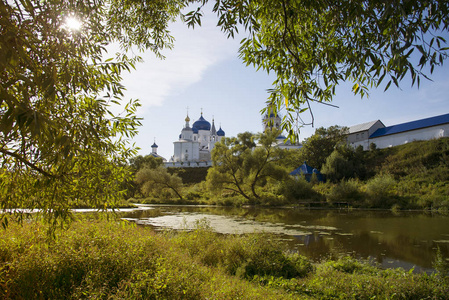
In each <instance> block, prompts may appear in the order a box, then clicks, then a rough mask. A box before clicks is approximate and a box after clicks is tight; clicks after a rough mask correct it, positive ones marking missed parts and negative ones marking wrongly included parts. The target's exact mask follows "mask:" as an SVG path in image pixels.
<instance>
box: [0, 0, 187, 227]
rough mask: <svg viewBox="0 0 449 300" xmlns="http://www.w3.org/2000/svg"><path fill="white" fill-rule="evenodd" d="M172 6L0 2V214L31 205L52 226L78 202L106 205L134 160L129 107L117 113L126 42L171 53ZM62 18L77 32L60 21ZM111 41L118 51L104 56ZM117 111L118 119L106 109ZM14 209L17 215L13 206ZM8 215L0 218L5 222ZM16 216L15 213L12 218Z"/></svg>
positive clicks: (134, 122) (177, 5) (129, 64)
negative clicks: (127, 164)
mask: <svg viewBox="0 0 449 300" xmlns="http://www.w3.org/2000/svg"><path fill="white" fill-rule="evenodd" d="M183 6H184V4H183V3H182V2H177V1H151V2H146V3H140V2H135V1H132V0H131V1H128V0H126V1H115V0H111V1H109V0H104V1H103V0H100V1H60V0H50V1H37V0H31V1H28V0H27V1H25V0H18V1H1V2H0V12H1V16H2V17H1V19H0V32H1V38H0V56H1V57H2V60H1V61H0V70H1V72H0V83H1V85H0V156H1V159H2V164H1V169H0V195H1V196H0V208H1V209H15V208H29V209H34V208H38V209H41V210H42V211H43V213H44V214H45V215H46V217H47V218H48V219H51V220H52V222H54V223H55V222H56V223H57V222H58V220H61V219H67V218H69V217H70V212H69V208H70V207H71V205H72V204H73V203H77V202H78V201H79V200H82V201H85V202H88V203H89V205H90V206H93V207H105V205H109V206H111V205H112V206H113V205H114V201H116V200H118V199H120V198H121V197H123V193H124V191H123V190H121V187H122V185H121V183H122V182H123V181H124V180H126V178H127V177H128V176H129V173H128V170H127V169H126V168H125V167H124V163H123V162H124V161H126V160H127V159H128V158H130V157H132V156H134V155H135V154H136V152H135V150H134V149H133V148H131V147H129V145H128V139H129V138H132V137H133V136H134V135H135V134H136V133H137V127H138V126H139V125H140V121H139V119H138V118H137V117H136V116H135V112H136V109H137V107H138V106H139V104H138V102H137V101H134V100H131V101H129V102H128V103H127V104H126V105H124V106H123V107H120V105H121V102H122V98H123V89H124V87H123V86H122V85H121V84H120V80H121V73H122V72H123V71H129V70H131V69H132V68H133V67H134V63H135V62H137V61H139V58H138V57H136V56H132V57H129V56H128V55H127V54H126V50H128V49H130V47H132V46H133V45H135V46H137V48H139V49H142V50H143V49H150V50H151V51H153V52H154V53H155V54H156V55H158V56H161V54H160V51H161V49H163V48H165V47H171V42H172V38H171V37H170V35H169V32H168V30H167V24H168V22H169V21H170V20H173V18H174V17H176V16H177V15H179V11H180V9H181V8H182V7H183ZM69 17H76V18H78V19H79V20H80V23H81V28H79V29H72V28H70V27H69V26H68V25H67V24H66V20H67V18H69ZM112 43H116V44H117V45H119V46H120V47H121V52H118V53H117V54H116V55H115V56H112V57H111V56H109V58H108V56H107V49H106V47H107V46H108V45H110V44H112ZM118 108H120V109H121V110H123V111H122V112H121V113H114V112H113V111H117V110H118ZM14 212H16V213H18V211H17V210H14ZM8 217H9V215H7V214H2V215H1V217H0V218H1V219H2V222H3V225H6V224H7V218H8ZM19 218H20V215H19Z"/></svg>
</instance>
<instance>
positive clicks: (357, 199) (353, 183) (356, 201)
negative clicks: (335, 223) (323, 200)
mask: <svg viewBox="0 0 449 300" xmlns="http://www.w3.org/2000/svg"><path fill="white" fill-rule="evenodd" d="M361 187H362V184H361V183H360V182H359V181H358V180H356V179H350V180H347V181H346V180H343V181H341V182H340V183H338V184H335V185H333V186H332V189H331V190H330V193H329V194H328V195H327V200H328V202H330V203H335V202H347V203H350V204H352V205H355V206H357V205H360V204H361V201H362V199H364V197H365V194H364V193H363V192H362V191H361Z"/></svg>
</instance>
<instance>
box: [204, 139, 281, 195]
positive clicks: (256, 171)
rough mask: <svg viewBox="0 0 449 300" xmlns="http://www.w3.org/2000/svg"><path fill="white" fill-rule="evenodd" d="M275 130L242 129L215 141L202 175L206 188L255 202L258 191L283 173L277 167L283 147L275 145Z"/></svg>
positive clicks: (278, 166) (279, 167)
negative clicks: (210, 159)
mask: <svg viewBox="0 0 449 300" xmlns="http://www.w3.org/2000/svg"><path fill="white" fill-rule="evenodd" d="M279 133H280V132H279V131H278V130H273V131H270V130H269V131H266V132H265V133H263V134H258V135H252V134H251V133H249V132H245V133H241V134H239V135H238V136H237V137H236V138H235V137H234V138H225V139H224V140H223V141H221V142H220V143H217V144H215V147H214V149H213V151H212V162H213V166H212V168H210V169H209V170H208V172H207V177H206V183H207V185H208V187H209V188H210V189H211V190H212V191H217V192H222V191H228V192H232V193H236V194H239V195H240V196H243V197H244V198H245V199H247V200H250V201H259V200H260V198H261V196H260V190H261V188H262V187H264V186H266V185H267V183H268V182H269V180H270V179H273V180H281V179H283V178H285V177H286V176H287V172H286V171H285V169H284V168H283V167H281V166H280V160H281V159H282V158H283V154H284V153H283V150H282V149H280V148H279V147H276V137H278V136H279ZM256 141H257V142H258V145H256V143H255V142H256Z"/></svg>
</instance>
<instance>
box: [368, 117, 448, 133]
mask: <svg viewBox="0 0 449 300" xmlns="http://www.w3.org/2000/svg"><path fill="white" fill-rule="evenodd" d="M446 123H449V114H445V115H441V116H436V117H431V118H427V119H421V120H417V121H412V122H407V123H402V124H398V125H393V126H388V127H384V128H379V129H377V130H376V131H375V132H374V133H373V134H372V135H371V136H370V137H369V138H370V139H372V138H376V137H380V136H384V135H390V134H395V133H400V132H405V131H410V130H417V129H421V128H426V127H432V126H437V125H441V124H446Z"/></svg>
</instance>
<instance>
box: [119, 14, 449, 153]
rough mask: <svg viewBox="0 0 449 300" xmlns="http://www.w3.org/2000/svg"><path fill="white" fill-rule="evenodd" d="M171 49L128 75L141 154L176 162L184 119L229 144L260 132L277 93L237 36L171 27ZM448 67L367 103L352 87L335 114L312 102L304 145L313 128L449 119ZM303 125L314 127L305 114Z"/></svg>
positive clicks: (340, 95) (209, 28)
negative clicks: (245, 59)
mask: <svg viewBox="0 0 449 300" xmlns="http://www.w3.org/2000/svg"><path fill="white" fill-rule="evenodd" d="M170 31H171V33H172V35H173V36H174V37H175V43H174V48H173V49H172V50H165V51H163V54H164V55H165V57H166V58H165V59H164V60H160V59H158V58H156V57H155V55H154V54H153V53H152V52H147V53H141V54H140V55H141V56H142V58H143V59H144V62H143V63H140V64H137V65H136V70H133V71H132V72H131V73H129V74H124V76H123V82H122V83H123V84H124V86H125V87H126V89H127V91H126V92H125V98H128V99H129V98H132V99H139V100H140V103H141V105H142V106H141V107H139V109H138V112H137V115H138V116H139V117H141V118H143V120H142V126H141V127H140V129H139V134H138V135H137V136H136V137H135V138H134V139H133V142H134V143H135V146H137V147H139V148H140V150H139V154H140V155H147V154H149V153H151V145H152V144H153V143H154V142H156V144H157V145H158V149H157V151H158V154H159V155H161V156H163V157H164V158H166V159H167V160H169V159H170V157H171V156H172V155H173V152H174V145H173V142H175V141H177V140H178V137H179V134H180V133H181V130H182V128H183V127H184V125H185V117H186V115H187V112H188V114H189V117H190V119H191V121H190V126H192V124H193V122H195V121H196V120H198V119H199V118H200V116H201V112H203V117H204V118H205V119H206V120H208V121H209V122H211V123H212V119H214V121H215V126H216V128H217V130H218V128H219V127H220V126H221V128H222V129H223V130H224V131H225V133H226V136H227V137H231V136H236V135H237V134H238V133H241V132H245V131H250V132H253V133H257V132H261V131H262V116H261V113H260V110H261V109H263V108H264V105H265V101H266V100H267V98H268V95H269V94H268V92H267V90H268V89H270V88H271V87H272V82H273V81H274V77H273V75H271V74H270V75H268V74H267V73H266V72H265V71H263V70H259V71H256V69H255V68H254V67H252V66H249V67H246V66H245V65H244V64H243V63H242V61H241V60H240V59H239V58H238V48H239V42H240V39H241V38H243V37H245V34H240V35H239V37H238V38H236V39H227V38H226V36H225V34H224V33H223V32H221V31H220V29H219V28H218V27H216V17H215V16H213V15H211V14H209V16H206V18H204V19H203V20H202V26H201V27H195V29H191V28H187V26H186V25H185V24H183V23H181V22H177V23H173V24H172V25H171V26H170ZM448 71H449V69H448V64H446V65H444V66H442V67H439V68H436V69H435V70H434V73H433V74H432V76H431V78H432V81H427V80H425V79H422V80H421V85H420V87H419V89H418V87H416V86H413V87H411V84H410V81H409V80H408V79H407V80H404V81H403V82H401V83H400V89H399V88H397V87H396V86H394V85H392V86H391V87H390V89H389V90H387V91H386V92H384V89H383V88H381V89H373V90H371V91H370V96H369V98H363V99H361V98H360V96H355V95H353V93H352V92H351V86H352V84H351V85H347V84H343V85H341V86H339V87H338V88H337V90H336V96H335V97H334V100H333V102H332V104H333V105H336V106H338V108H334V107H330V106H326V105H322V104H319V103H312V111H313V115H314V126H313V127H312V126H306V127H303V128H301V131H300V134H299V136H300V140H301V141H302V140H304V139H305V138H307V137H310V136H311V135H312V134H313V133H314V132H315V129H316V128H319V127H329V126H332V125H340V126H347V127H350V126H352V125H356V124H361V123H365V122H370V121H374V120H381V121H382V122H383V123H384V124H385V126H390V125H395V124H400V123H404V122H408V121H414V120H418V119H422V118H427V117H432V116H437V115H442V114H447V113H449V101H448V100H449V72H448ZM303 119H304V121H306V122H307V121H311V117H310V114H309V113H307V112H306V113H304V115H303Z"/></svg>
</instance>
